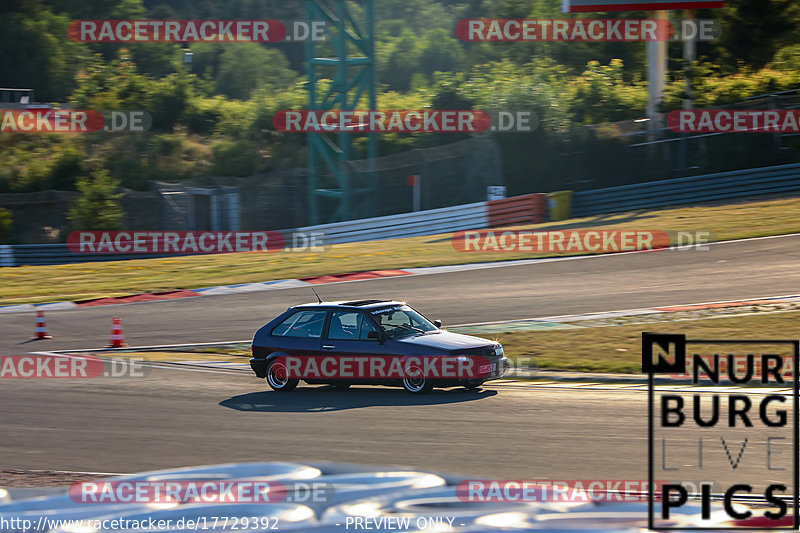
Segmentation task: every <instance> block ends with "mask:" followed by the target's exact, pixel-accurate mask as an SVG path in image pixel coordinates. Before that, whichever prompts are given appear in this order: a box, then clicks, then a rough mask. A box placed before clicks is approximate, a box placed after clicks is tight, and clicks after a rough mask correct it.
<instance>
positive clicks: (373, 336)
mask: <svg viewBox="0 0 800 533" xmlns="http://www.w3.org/2000/svg"><path fill="white" fill-rule="evenodd" d="M367 340H368V341H381V342H383V336H382V335H381V334H380V333H378V332H377V331H375V330H374V329H373V330H372V331H368V332H367Z"/></svg>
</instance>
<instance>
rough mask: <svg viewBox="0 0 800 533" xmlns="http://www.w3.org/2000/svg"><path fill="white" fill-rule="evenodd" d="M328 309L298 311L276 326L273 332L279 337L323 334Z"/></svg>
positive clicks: (310, 336) (313, 336)
mask: <svg viewBox="0 0 800 533" xmlns="http://www.w3.org/2000/svg"><path fill="white" fill-rule="evenodd" d="M326 313H327V311H322V310H321V311H298V312H297V313H294V314H293V315H291V316H289V317H288V318H287V319H286V320H284V321H283V322H281V323H280V324H278V325H277V326H275V329H273V330H272V334H273V335H275V336H277V337H308V338H315V337H316V338H318V337H320V336H322V325H323V324H324V323H325V314H326Z"/></svg>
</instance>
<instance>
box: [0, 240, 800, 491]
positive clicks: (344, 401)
mask: <svg viewBox="0 0 800 533" xmlns="http://www.w3.org/2000/svg"><path fill="white" fill-rule="evenodd" d="M798 245H800V236H787V237H781V238H772V239H760V240H749V241H742V242H734V243H727V244H721V245H717V246H714V247H712V249H711V250H710V251H706V252H701V251H674V252H658V253H639V254H625V255H616V256H606V257H597V258H590V259H579V260H570V261H559V262H549V263H540V264H531V265H525V266H514V267H502V268H492V269H485V270H473V271H466V272H456V273H449V274H436V275H426V276H415V277H408V278H392V279H386V280H376V281H364V282H356V283H343V284H335V285H323V286H320V287H319V288H318V291H319V292H320V294H322V295H323V296H324V297H325V298H326V299H339V298H358V297H385V298H398V299H406V300H408V301H409V302H410V303H412V304H413V305H415V306H416V307H418V308H419V309H420V310H422V311H423V312H424V313H426V314H427V315H428V316H429V317H431V318H441V319H443V321H444V322H445V324H457V323H471V322H482V321H492V320H504V319H518V318H532V317H542V316H551V315H558V314H570V313H581V312H593V311H607V310H615V309H629V308H636V307H648V306H657V305H678V304H687V303H693V302H703V301H713V300H728V299H739V298H756V297H764V296H774V295H783V294H792V293H797V292H800V291H798V290H797V287H798V282H800V269H798V268H797V267H798V265H799V264H800V248H799V247H798ZM310 293H311V291H310V290H308V289H287V290H276V291H265V292H258V293H250V294H243V295H229V296H212V297H199V298H191V299H185V300H180V301H167V302H159V303H152V304H134V305H125V306H116V307H112V308H103V307H99V308H85V309H77V310H68V311H51V312H48V313H47V321H48V326H49V328H50V332H51V333H52V334H53V335H54V336H55V338H54V339H52V340H48V341H38V342H30V343H24V341H25V340H26V339H28V338H29V337H30V335H31V333H32V331H33V325H34V324H33V316H32V313H30V312H28V313H20V314H5V315H0V324H2V326H0V350H2V352H0V353H2V354H3V355H10V354H18V353H26V352H29V351H35V350H51V349H68V348H92V347H102V346H103V345H104V344H105V343H106V342H107V340H108V332H109V327H110V322H111V320H110V317H111V316H113V315H118V316H120V317H122V320H123V327H124V329H125V336H126V340H127V341H128V343H129V344H133V345H151V344H166V343H181V342H210V341H221V340H234V339H244V338H248V337H249V336H250V335H251V334H252V332H253V330H254V329H255V328H256V327H258V326H260V325H261V324H262V323H263V322H265V321H266V320H267V319H268V318H271V317H272V316H274V315H275V314H276V313H278V312H280V311H282V310H283V309H285V308H286V307H287V306H289V305H292V304H295V303H300V302H305V301H310V300H313V295H312V294H310ZM576 349H580V347H576ZM265 386H266V384H265V383H264V382H263V381H260V380H257V379H256V378H255V377H253V376H252V375H247V374H244V373H239V372H225V371H202V370H192V369H172V368H170V369H162V368H155V369H150V372H149V373H148V374H147V375H146V376H145V377H144V378H124V379H98V380H74V381H72V380H11V379H9V380H3V382H2V383H0V417H1V418H0V420H2V423H3V424H2V425H3V438H2V439H0V468H27V469H58V470H81V471H102V472H133V471H141V470H148V469H153V468H166V467H175V466H184V465H197V464H204V463H222V462H227V461H244V460H259V461H279V460H304V461H312V460H321V461H343V462H354V463H371V464H396V465H406V466H411V467H417V468H421V469H426V470H438V471H445V472H450V473H463V474H467V475H469V474H472V475H478V476H491V477H495V478H504V477H505V478H510V479H519V478H523V477H528V478H531V477H545V478H551V479H591V478H592V477H593V476H594V477H603V476H608V477H611V478H614V479H642V478H645V477H646V470H645V465H646V452H647V450H646V440H645V437H646V427H647V426H646V395H645V394H642V393H634V392H624V391H613V392H611V391H608V392H607V391H589V390H586V391H581V390H569V389H552V390H546V389H531V388H530V387H521V386H514V385H494V386H490V387H487V388H485V389H484V390H483V391H482V392H480V393H470V392H467V391H462V390H460V389H459V390H456V389H454V390H451V391H435V392H434V393H433V394H431V395H428V396H422V397H414V396H411V395H409V394H407V393H405V392H403V391H401V390H393V389H385V388H368V387H359V388H355V389H353V390H351V391H346V392H337V391H332V390H328V389H327V388H326V387H319V388H316V387H315V388H310V387H309V388H305V389H298V391H296V392H294V393H289V394H277V393H272V392H264V389H265Z"/></svg>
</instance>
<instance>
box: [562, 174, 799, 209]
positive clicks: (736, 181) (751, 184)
mask: <svg viewBox="0 0 800 533" xmlns="http://www.w3.org/2000/svg"><path fill="white" fill-rule="evenodd" d="M790 191H800V164H793V165H782V166H775V167H764V168H756V169H748V170H737V171H735V172H723V173H719V174H705V175H702V176H691V177H688V178H677V179H670V180H661V181H654V182H651V183H638V184H635V185H623V186H620V187H610V188H607V189H595V190H591V191H582V192H576V193H574V194H573V197H572V216H573V217H585V216H590V215H599V214H604V213H616V212H621V211H632V210H635V209H650V208H654V207H665V206H671V205H682V204H697V203H702V202H713V201H718V200H728V199H731V198H744V197H752V196H763V195H770V194H776V193H782V192H790Z"/></svg>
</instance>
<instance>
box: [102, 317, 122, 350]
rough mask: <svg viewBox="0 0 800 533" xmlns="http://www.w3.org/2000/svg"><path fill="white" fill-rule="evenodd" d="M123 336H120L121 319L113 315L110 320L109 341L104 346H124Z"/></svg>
mask: <svg viewBox="0 0 800 533" xmlns="http://www.w3.org/2000/svg"><path fill="white" fill-rule="evenodd" d="M125 346H127V344H125V338H124V337H123V336H122V320H120V318H119V317H118V316H115V317H114V318H113V319H112V321H111V343H110V344H108V345H107V346H106V348H124V347H125Z"/></svg>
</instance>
